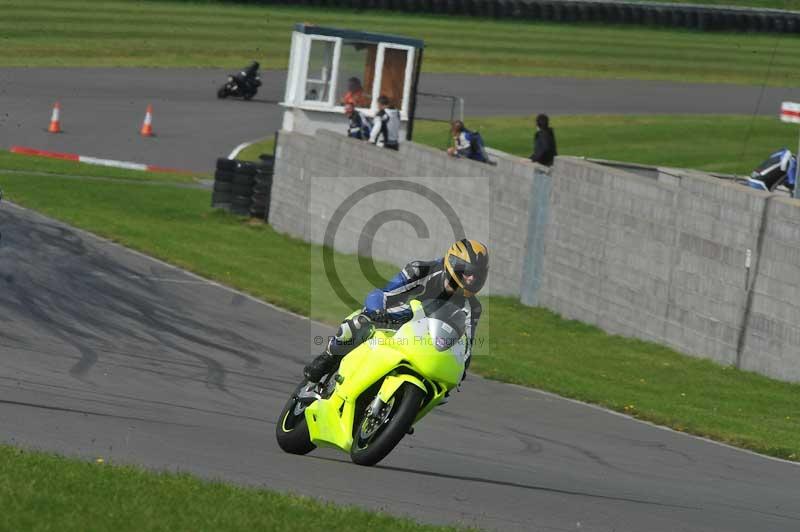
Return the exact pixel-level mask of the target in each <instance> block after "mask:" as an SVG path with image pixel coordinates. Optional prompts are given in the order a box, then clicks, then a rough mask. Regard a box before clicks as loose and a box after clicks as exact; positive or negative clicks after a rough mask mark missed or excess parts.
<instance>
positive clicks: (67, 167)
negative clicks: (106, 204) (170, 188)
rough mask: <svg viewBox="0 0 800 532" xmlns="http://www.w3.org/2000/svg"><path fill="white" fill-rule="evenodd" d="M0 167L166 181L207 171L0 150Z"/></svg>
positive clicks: (178, 180) (186, 178)
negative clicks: (148, 168) (99, 162)
mask: <svg viewBox="0 0 800 532" xmlns="http://www.w3.org/2000/svg"><path fill="white" fill-rule="evenodd" d="M3 170H12V171H15V172H22V171H27V172H31V171H35V172H36V173H42V174H56V175H62V176H69V177H102V178H107V179H125V180H136V181H168V182H174V183H194V182H197V180H198V179H201V178H209V176H207V175H203V174H200V173H197V174H184V173H172V172H143V171H140V170H125V169H122V168H112V167H109V166H98V165H93V164H83V163H78V162H75V161H66V160H62V159H50V158H47V157H38V156H32V155H20V154H18V153H10V152H7V151H2V150H0V173H2V172H3Z"/></svg>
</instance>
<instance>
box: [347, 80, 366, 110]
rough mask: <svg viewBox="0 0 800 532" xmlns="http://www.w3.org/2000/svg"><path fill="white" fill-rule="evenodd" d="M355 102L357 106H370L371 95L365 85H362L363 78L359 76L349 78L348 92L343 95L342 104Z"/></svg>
mask: <svg viewBox="0 0 800 532" xmlns="http://www.w3.org/2000/svg"><path fill="white" fill-rule="evenodd" d="M348 103H351V104H353V105H354V106H356V107H369V96H367V94H366V93H365V92H364V87H362V86H361V80H360V79H358V78H350V79H348V80H347V92H346V93H344V96H342V104H343V105H347V104H348Z"/></svg>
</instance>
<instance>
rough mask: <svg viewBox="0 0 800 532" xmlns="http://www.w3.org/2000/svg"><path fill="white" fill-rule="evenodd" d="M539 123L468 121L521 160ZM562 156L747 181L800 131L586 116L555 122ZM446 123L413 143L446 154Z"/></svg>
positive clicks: (420, 128)
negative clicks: (744, 177) (687, 170)
mask: <svg viewBox="0 0 800 532" xmlns="http://www.w3.org/2000/svg"><path fill="white" fill-rule="evenodd" d="M534 119H535V117H534V116H526V117H507V116H502V117H489V118H474V119H469V120H467V121H466V122H467V126H468V127H470V128H471V129H476V130H479V131H480V132H481V134H482V135H483V138H484V140H485V141H486V143H487V145H488V146H489V147H492V148H497V149H498V150H502V151H505V152H508V153H512V154H514V155H519V156H520V157H528V156H529V155H530V154H531V152H532V151H533V133H534V130H535V125H534V124H535V120H534ZM552 123H553V126H554V127H555V130H556V137H557V139H558V146H559V153H560V154H562V155H576V156H585V157H593V158H598V159H609V160H615V161H627V162H632V163H640V164H650V165H655V166H669V167H673V168H694V169H697V170H703V171H706V172H719V173H730V174H739V175H747V174H749V173H750V172H751V171H752V170H753V168H755V167H756V166H757V165H758V164H759V163H761V162H762V161H763V160H764V159H765V158H766V157H767V155H769V154H770V153H772V152H773V151H775V150H776V149H778V148H780V147H783V146H785V147H789V148H791V149H792V151H794V149H795V143H796V142H797V128H796V127H795V126H793V125H791V124H785V123H783V122H780V121H779V120H778V119H777V118H771V117H763V116H759V117H750V116H736V115H650V116H648V115H639V116H633V115H632V116H623V115H591V116H586V115H580V116H558V117H553V119H552ZM449 137H450V134H449V126H448V125H447V124H446V123H445V122H434V121H429V120H419V121H417V122H416V124H415V125H414V141H415V142H419V143H420V144H426V145H428V146H432V147H434V148H441V149H444V148H445V147H446V146H447V145H448V142H449ZM272 147H273V139H272V138H270V139H269V140H268V141H266V142H263V143H256V144H253V145H252V146H250V147H249V148H248V149H247V150H245V152H243V153H242V154H241V155H240V158H245V159H249V160H256V159H257V158H258V154H261V153H272Z"/></svg>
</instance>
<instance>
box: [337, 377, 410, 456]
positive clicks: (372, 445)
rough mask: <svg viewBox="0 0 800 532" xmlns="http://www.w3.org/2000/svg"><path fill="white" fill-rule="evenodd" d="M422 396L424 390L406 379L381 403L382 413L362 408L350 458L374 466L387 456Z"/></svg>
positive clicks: (405, 427) (408, 422)
mask: <svg viewBox="0 0 800 532" xmlns="http://www.w3.org/2000/svg"><path fill="white" fill-rule="evenodd" d="M423 399H425V392H423V391H422V390H421V389H420V388H418V387H416V386H414V385H413V384H411V383H408V382H406V383H404V384H403V385H402V386H401V387H400V388H399V389H398V390H397V392H395V394H394V395H393V396H392V398H391V399H390V400H389V402H388V403H386V404H385V405H384V408H383V409H382V414H381V415H379V416H377V417H376V416H374V415H371V414H368V412H366V411H365V412H364V414H363V415H362V416H361V418H360V420H359V422H358V428H357V429H356V433H355V435H354V437H353V445H352V447H351V448H350V459H351V460H352V461H353V462H354V463H356V464H358V465H363V466H373V465H375V464H377V463H378V462H380V461H381V460H383V459H384V458H386V456H387V455H388V454H389V453H390V452H392V449H394V448H395V447H396V446H397V444H398V443H400V440H402V439H403V437H404V436H405V435H406V434H407V433H408V431H409V429H410V428H411V425H413V424H414V419H416V417H417V413H418V412H419V407H420V404H422V400H423ZM367 408H369V407H367ZM387 408H388V412H385V413H383V412H384V410H385V409H387ZM376 423H378V426H377V427H376V425H375V424H376Z"/></svg>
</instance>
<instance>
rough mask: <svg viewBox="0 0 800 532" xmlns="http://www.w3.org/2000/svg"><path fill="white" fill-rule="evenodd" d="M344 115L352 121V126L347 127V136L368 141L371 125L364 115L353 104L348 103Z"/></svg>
mask: <svg viewBox="0 0 800 532" xmlns="http://www.w3.org/2000/svg"><path fill="white" fill-rule="evenodd" d="M344 115H345V116H346V117H347V118H348V119H349V120H350V124H349V125H348V126H347V136H348V137H350V138H353V139H358V140H367V139H368V138H369V132H370V124H369V119H368V118H367V117H366V116H364V113H362V112H361V111H359V110H358V109H356V107H355V105H353V104H352V103H347V104H345V105H344Z"/></svg>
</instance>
